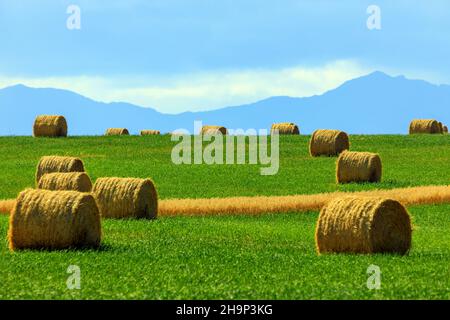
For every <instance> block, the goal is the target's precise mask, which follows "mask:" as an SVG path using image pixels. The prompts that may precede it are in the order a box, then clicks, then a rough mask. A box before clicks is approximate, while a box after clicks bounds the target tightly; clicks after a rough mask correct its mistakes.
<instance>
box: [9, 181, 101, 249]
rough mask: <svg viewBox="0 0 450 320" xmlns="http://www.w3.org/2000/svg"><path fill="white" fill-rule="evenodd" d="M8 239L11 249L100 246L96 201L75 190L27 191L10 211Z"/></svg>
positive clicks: (22, 193)
mask: <svg viewBox="0 0 450 320" xmlns="http://www.w3.org/2000/svg"><path fill="white" fill-rule="evenodd" d="M8 240H9V248H10V249H11V250H18V249H66V248H79V247H98V246H99V245H100V240H101V225H100V213H99V211H98V208H97V204H96V202H95V199H94V197H93V196H92V195H91V194H89V193H81V192H76V191H49V190H39V189H38V190H33V189H27V190H25V191H23V192H21V193H20V194H19V196H18V198H17V201H16V204H15V206H14V208H13V210H12V212H11V216H10V221H9V231H8Z"/></svg>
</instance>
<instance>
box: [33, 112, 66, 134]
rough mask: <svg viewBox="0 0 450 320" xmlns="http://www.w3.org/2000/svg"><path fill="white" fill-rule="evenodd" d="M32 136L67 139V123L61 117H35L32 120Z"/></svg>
mask: <svg viewBox="0 0 450 320" xmlns="http://www.w3.org/2000/svg"><path fill="white" fill-rule="evenodd" d="M33 136H34V137H67V121H66V119H65V118H64V117H63V116H49V115H40V116H37V117H36V119H35V120H34V125H33Z"/></svg>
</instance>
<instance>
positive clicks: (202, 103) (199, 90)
mask: <svg viewBox="0 0 450 320" xmlns="http://www.w3.org/2000/svg"><path fill="white" fill-rule="evenodd" d="M370 71H372V70H369V69H367V68H364V67H362V66H360V65H359V64H357V63H355V62H352V61H337V62H334V63H331V64H327V65H324V66H321V67H302V66H297V67H292V68H286V69H279V70H264V69H258V70H237V71H216V72H207V73H195V74H183V75H177V76H170V77H165V78H160V77H151V76H149V77H142V76H138V77H131V76H124V77H120V78H103V77H88V76H78V77H57V78H56V77H55V78H38V79H29V78H27V79H21V78H14V79H12V78H2V77H0V86H1V87H5V86H8V85H13V84H17V83H23V84H25V85H28V86H31V87H52V88H60V89H67V90H72V91H75V92H77V93H79V94H82V95H84V96H87V97H89V98H92V99H95V100H98V101H104V102H111V101H124V102H130V103H134V104H137V105H141V106H149V107H153V108H155V109H157V110H159V111H161V112H166V113H177V112H183V111H198V110H208V109H215V108H220V107H225V106H231V105H240V104H245V103H251V102H255V101H257V100H261V99H264V98H267V97H270V96H284V95H286V96H294V97H303V96H311V95H317V94H322V93H324V92H326V91H328V90H330V89H333V88H335V87H337V86H339V85H340V84H342V83H343V82H345V81H347V80H350V79H353V78H355V77H359V76H362V75H364V74H367V73H369V72H370Z"/></svg>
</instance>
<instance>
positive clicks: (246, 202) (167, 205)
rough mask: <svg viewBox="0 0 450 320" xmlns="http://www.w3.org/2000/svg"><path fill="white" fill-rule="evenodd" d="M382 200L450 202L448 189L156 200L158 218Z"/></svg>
mask: <svg viewBox="0 0 450 320" xmlns="http://www.w3.org/2000/svg"><path fill="white" fill-rule="evenodd" d="M349 195H351V196H367V197H384V198H392V199H395V200H397V201H400V202H401V203H403V204H404V205H407V206H409V205H424V204H439V203H450V186H427V187H414V188H400V189H391V190H373V191H361V192H333V193H319V194H310V195H291V196H258V197H231V198H212V199H166V200H161V201H159V211H158V214H159V215H160V216H180V215H181V216H184V215H186V216H191V215H192V216H197V215H201V216H203V215H205V216H208V215H212V216H215V215H241V214H247V215H260V214H267V213H286V212H308V211H318V210H320V209H321V208H322V207H323V206H324V205H325V204H327V203H328V202H329V201H331V200H333V199H335V198H338V197H343V196H349Z"/></svg>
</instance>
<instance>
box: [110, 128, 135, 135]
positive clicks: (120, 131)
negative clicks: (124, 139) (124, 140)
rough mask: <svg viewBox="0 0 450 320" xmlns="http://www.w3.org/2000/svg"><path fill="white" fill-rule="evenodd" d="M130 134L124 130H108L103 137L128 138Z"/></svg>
mask: <svg viewBox="0 0 450 320" xmlns="http://www.w3.org/2000/svg"><path fill="white" fill-rule="evenodd" d="M128 135H130V133H129V132H128V129H126V128H108V129H107V130H106V133H105V136H128Z"/></svg>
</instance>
